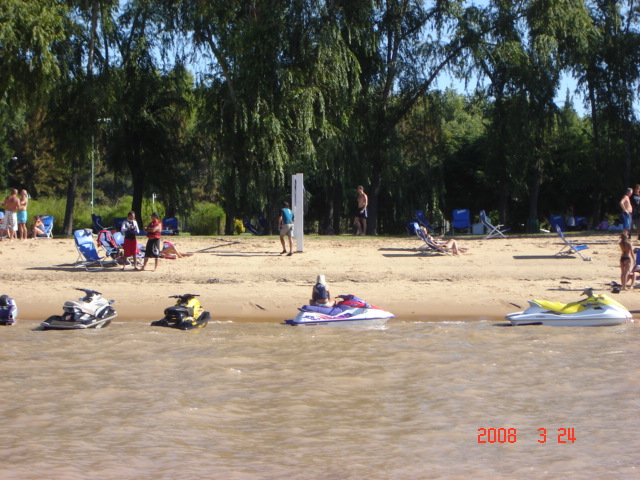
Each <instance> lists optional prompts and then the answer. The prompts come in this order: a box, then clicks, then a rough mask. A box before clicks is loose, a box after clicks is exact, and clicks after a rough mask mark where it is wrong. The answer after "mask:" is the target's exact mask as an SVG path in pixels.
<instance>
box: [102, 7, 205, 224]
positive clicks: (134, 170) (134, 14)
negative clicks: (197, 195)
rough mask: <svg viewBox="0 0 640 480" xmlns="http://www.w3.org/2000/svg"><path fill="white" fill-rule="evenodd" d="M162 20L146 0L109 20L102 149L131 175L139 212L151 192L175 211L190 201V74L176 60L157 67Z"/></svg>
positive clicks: (134, 207)
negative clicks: (107, 102) (105, 141)
mask: <svg viewBox="0 0 640 480" xmlns="http://www.w3.org/2000/svg"><path fill="white" fill-rule="evenodd" d="M162 23H163V20H162V17H161V16H160V12H159V11H158V9H157V8H155V6H154V5H153V4H152V3H150V2H146V1H133V2H130V3H128V4H127V5H126V6H125V8H124V10H123V11H122V13H121V15H120V16H119V17H118V18H117V19H116V20H115V21H113V22H112V24H113V28H114V29H113V32H112V33H111V36H112V48H113V50H114V51H115V52H114V55H113V56H114V59H113V60H112V62H111V66H110V69H109V72H108V76H109V79H108V83H107V84H108V89H109V95H110V108H109V110H108V112H107V113H108V118H109V119H110V122H109V137H108V140H109V148H108V150H107V152H106V153H107V160H108V162H109V164H110V165H111V167H112V168H113V169H114V170H115V171H116V172H118V173H120V174H124V175H128V176H129V177H130V179H131V184H132V197H133V199H132V205H131V208H132V210H134V211H135V212H136V214H137V215H138V216H139V218H142V215H141V214H142V202H143V198H144V197H145V196H146V195H147V196H151V195H152V194H153V193H157V194H159V198H161V199H162V201H163V203H164V205H165V206H166V207H169V206H172V207H174V208H176V209H177V210H178V211H184V210H185V209H186V208H188V207H189V206H190V205H191V197H190V185H189V174H190V170H191V163H190V161H191V159H190V158H187V157H186V156H185V151H186V149H187V145H188V144H189V140H190V135H191V131H192V128H193V112H194V98H193V77H192V75H191V74H190V72H188V71H187V69H186V68H185V67H184V66H183V65H181V64H180V63H177V64H176V65H174V66H172V67H171V68H170V69H169V70H168V71H162V70H161V69H160V68H159V66H158V63H159V62H160V61H161V59H162V55H161V54H162V52H163V51H164V48H165V46H166V45H164V44H163V41H164V37H163V35H162V34H161V29H162V27H161V26H162Z"/></svg>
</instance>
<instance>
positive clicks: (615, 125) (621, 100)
mask: <svg viewBox="0 0 640 480" xmlns="http://www.w3.org/2000/svg"><path fill="white" fill-rule="evenodd" d="M589 7H590V10H589V14H590V17H591V21H592V29H593V32H594V33H593V35H592V36H591V37H590V38H589V42H588V44H587V45H581V46H580V48H576V49H574V50H573V51H572V52H571V55H570V57H569V59H570V61H571V67H572V73H573V74H574V76H575V77H576V78H577V79H578V85H579V88H580V90H581V91H582V92H583V93H584V102H585V105H586V106H588V108H589V113H590V115H589V119H590V121H591V131H592V149H591V157H592V165H593V167H592V170H593V177H592V178H593V180H594V181H593V183H592V192H593V193H592V201H593V211H592V215H593V217H594V218H596V219H599V218H600V211H601V208H602V205H603V199H604V196H605V195H606V196H607V197H609V198H611V196H612V195H613V197H614V198H616V197H618V196H620V192H621V191H622V189H623V188H625V187H626V186H629V185H631V184H632V183H635V182H636V180H634V179H633V175H634V174H635V175H637V170H636V171H635V172H634V171H633V169H632V167H634V166H635V165H634V163H633V161H632V159H633V157H634V155H635V156H637V150H635V151H634V149H635V148H637V147H635V145H637V144H638V142H637V138H634V125H637V118H636V116H635V114H634V110H633V105H634V103H635V101H636V99H637V91H638V88H639V86H640V28H639V27H640V15H639V14H638V5H637V3H636V2H633V1H631V2H628V3H627V2H622V1H616V0H602V1H594V2H589ZM635 135H637V133H635ZM607 169H609V170H610V171H611V170H612V171H613V172H615V173H616V175H615V177H614V178H615V180H614V181H612V182H605V183H604V184H603V182H601V181H599V177H598V175H600V174H601V173H602V172H603V171H605V170H607ZM607 188H609V190H607ZM614 192H615V193H614ZM616 200H617V198H616Z"/></svg>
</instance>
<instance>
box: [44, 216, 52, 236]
mask: <svg viewBox="0 0 640 480" xmlns="http://www.w3.org/2000/svg"><path fill="white" fill-rule="evenodd" d="M42 224H43V225H44V234H45V235H46V238H53V216H52V215H43V216H42Z"/></svg>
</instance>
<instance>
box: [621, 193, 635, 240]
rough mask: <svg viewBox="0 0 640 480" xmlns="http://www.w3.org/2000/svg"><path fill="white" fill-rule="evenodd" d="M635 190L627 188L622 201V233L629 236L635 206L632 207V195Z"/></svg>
mask: <svg viewBox="0 0 640 480" xmlns="http://www.w3.org/2000/svg"><path fill="white" fill-rule="evenodd" d="M632 193H633V190H632V189H630V188H627V190H626V191H625V192H624V195H623V196H622V199H621V200H620V208H622V225H623V226H622V233H626V234H627V235H628V234H629V230H631V219H632V215H633V206H632V205H631V194H632Z"/></svg>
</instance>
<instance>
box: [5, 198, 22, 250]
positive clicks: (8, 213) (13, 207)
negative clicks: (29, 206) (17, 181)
mask: <svg viewBox="0 0 640 480" xmlns="http://www.w3.org/2000/svg"><path fill="white" fill-rule="evenodd" d="M2 206H3V207H4V223H5V228H6V229H7V237H8V238H9V240H12V239H14V238H16V230H18V214H17V213H16V212H17V211H18V209H19V208H20V199H19V198H18V190H16V189H15V188H12V189H11V195H9V196H8V197H7V198H5V200H4V203H3V204H2Z"/></svg>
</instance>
